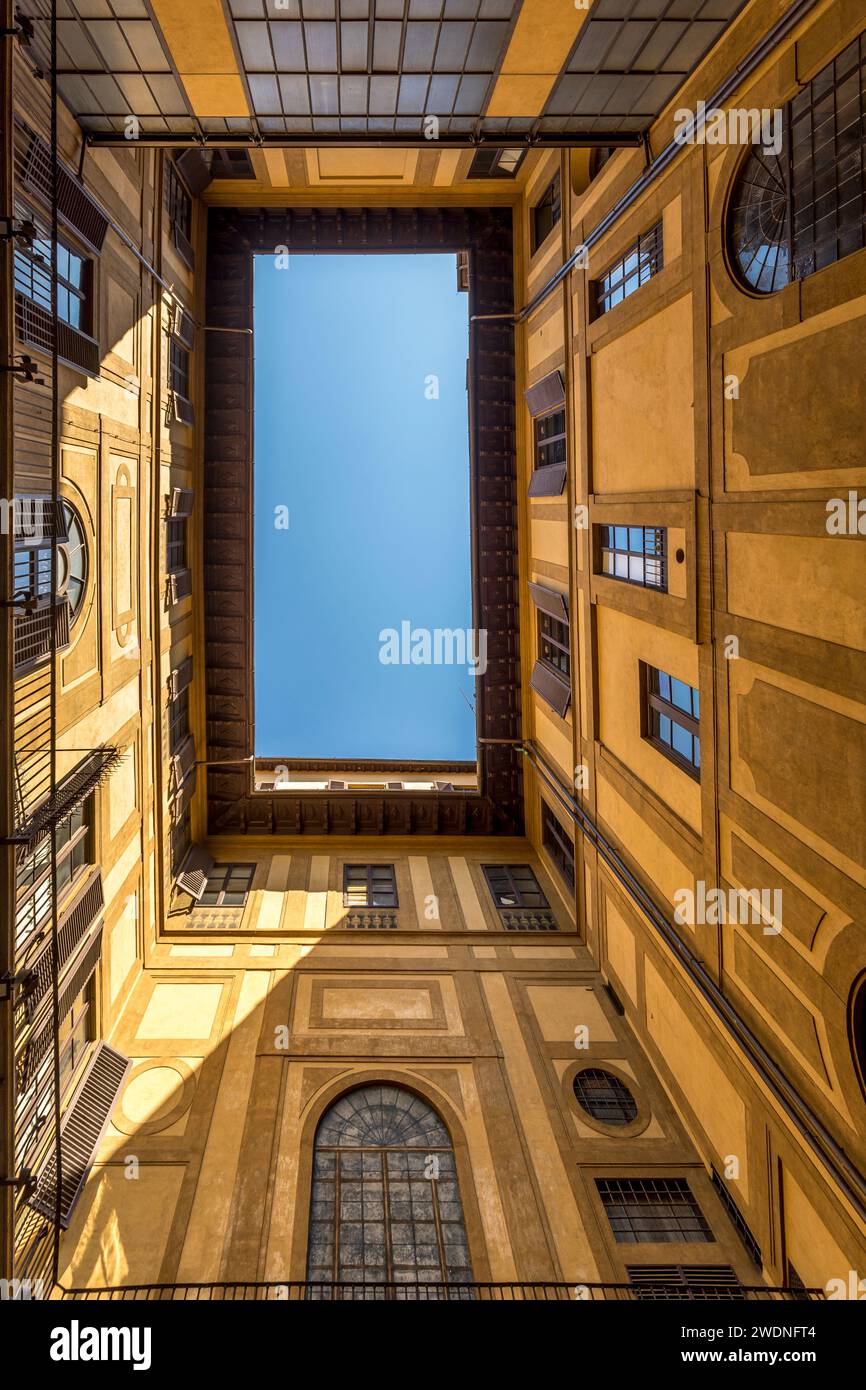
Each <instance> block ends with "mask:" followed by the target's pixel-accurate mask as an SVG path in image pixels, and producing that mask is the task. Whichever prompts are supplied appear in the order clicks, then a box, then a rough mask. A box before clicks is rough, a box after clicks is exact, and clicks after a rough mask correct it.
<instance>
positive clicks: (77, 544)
mask: <svg viewBox="0 0 866 1390" xmlns="http://www.w3.org/2000/svg"><path fill="white" fill-rule="evenodd" d="M61 506H62V507H63V519H64V521H65V523H66V540H65V541H63V542H61V544H60V545H58V547H57V592H58V593H60V594H65V595H66V597H67V599H68V600H69V617H70V620H71V621H73V622H74V621H75V618H76V617H77V616H78V614H79V612H80V611H81V605H82V603H83V602H84V594H85V590H86V588H87V541H86V539H85V535H84V526H83V524H82V521H81V518H80V516H79V515H78V513H77V511H76V510H75V508H74V507H73V506H72V504H71V503H70V502H67V501H66V500H65V498H64V500H63V501H62V503H61Z"/></svg>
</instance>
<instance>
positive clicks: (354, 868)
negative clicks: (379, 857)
mask: <svg viewBox="0 0 866 1390" xmlns="http://www.w3.org/2000/svg"><path fill="white" fill-rule="evenodd" d="M361 870H363V871H364V874H363V877H362V875H361V873H360V871H361ZM376 870H378V871H379V873H380V875H381V874H382V871H383V870H387V872H388V878H389V882H390V884H391V887H389V888H384V889H383V888H381V887H377V885H376V882H375V874H376ZM353 874H354V875H355V881H354V882H352V881H351V880H352V875H353ZM361 888H363V889H364V901H363V902H359V901H358V900H357V899H355V898H353V897H352V892H353V890H354V891H359V890H360V889H361ZM377 897H379V898H387V899H389V900H388V901H385V902H382V901H380V902H377V901H376V898H377ZM391 898H393V902H391V901H390V899H391ZM399 906H400V901H399V894H398V892H397V870H396V867H395V865H394V864H393V863H390V864H389V863H370V864H356V863H354V862H352V863H345V864H344V865H343V907H345V908H361V909H363V908H369V909H381V908H392V909H395V908H398V907H399Z"/></svg>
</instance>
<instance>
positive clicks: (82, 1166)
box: [30, 1043, 129, 1230]
mask: <svg viewBox="0 0 866 1390" xmlns="http://www.w3.org/2000/svg"><path fill="white" fill-rule="evenodd" d="M128 1067H129V1061H128V1060H127V1058H126V1057H122V1056H121V1054H120V1053H119V1052H115V1051H114V1048H113V1047H109V1046H108V1044H107V1043H102V1044H101V1045H100V1047H99V1049H98V1051H97V1053H96V1055H95V1057H94V1058H93V1061H92V1062H91V1064H90V1067H89V1069H88V1071H87V1075H86V1076H85V1078H84V1080H83V1082H82V1084H81V1088H80V1090H79V1091H78V1094H77V1096H76V1098H75V1100H74V1101H73V1103H72V1105H71V1106H70V1107H69V1110H68V1111H67V1113H66V1116H65V1119H64V1121H63V1124H62V1126H61V1163H62V1178H61V1182H60V1224H61V1226H62V1227H63V1229H64V1230H65V1229H66V1227H67V1226H68V1225H69V1218H70V1216H71V1214H72V1209H73V1207H74V1206H75V1203H76V1201H77V1200H78V1197H79V1194H80V1192H81V1189H82V1188H83V1186H84V1184H85V1182H86V1180H87V1175H88V1173H89V1172H90V1169H91V1166H92V1164H93V1157H94V1154H95V1152H96V1146H97V1144H98V1143H99V1141H100V1139H101V1138H102V1134H103V1131H104V1129H105V1126H106V1125H107V1124H108V1120H109V1117H110V1115H111V1112H112V1110H113V1109H114V1103H115V1101H116V1100H117V1096H118V1093H119V1091H120V1088H121V1086H122V1085H123V1079H124V1077H125V1076H126V1072H127V1069H128ZM56 1204H57V1164H56V1155H55V1154H53V1153H52V1155H51V1158H50V1160H49V1162H48V1164H47V1165H46V1167H45V1169H44V1171H43V1173H42V1175H41V1177H40V1179H39V1183H38V1186H37V1188H36V1192H35V1193H34V1195H33V1197H32V1198H31V1199H30V1205H31V1206H32V1207H33V1208H34V1210H35V1211H38V1212H40V1213H41V1214H42V1215H43V1216H47V1217H48V1218H49V1220H52V1221H53V1220H54V1217H55V1211H56Z"/></svg>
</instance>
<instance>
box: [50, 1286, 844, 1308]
mask: <svg viewBox="0 0 866 1390" xmlns="http://www.w3.org/2000/svg"><path fill="white" fill-rule="evenodd" d="M56 1296H57V1297H60V1298H63V1299H68V1300H72V1299H74V1300H78V1301H81V1302H95V1301H103V1300H111V1299H116V1300H121V1301H132V1300H143V1301H145V1302H162V1301H167V1302H172V1301H177V1302H181V1303H199V1302H205V1303H207V1302H212V1301H223V1302H228V1303H246V1302H281V1303H322V1302H335V1303H341V1302H342V1303H354V1302H395V1303H443V1302H444V1303H472V1302H478V1303H585V1302H590V1303H597V1302H604V1301H607V1300H617V1299H622V1300H633V1301H640V1302H643V1301H645V1300H647V1299H654V1298H662V1299H664V1300H665V1301H672V1300H673V1299H674V1298H676V1299H679V1300H680V1301H683V1302H701V1301H704V1300H706V1299H714V1298H716V1297H718V1294H716V1293H713V1292H711V1291H710V1290H709V1289H706V1290H698V1289H686V1288H683V1289H679V1290H677V1292H676V1294H675V1295H673V1294H672V1291H671V1288H670V1286H669V1285H663V1284H659V1286H658V1289H657V1291H655V1292H654V1290H653V1286H652V1285H647V1284H644V1285H642V1286H637V1285H635V1284H564V1283H549V1282H545V1283H509V1284H492V1283H471V1284H446V1283H436V1282H430V1283H411V1284H410V1283H404V1284H397V1283H366V1284H361V1283H331V1282H327V1283H326V1282H317V1281H302V1282H295V1283H286V1284H278V1283H257V1282H254V1281H249V1282H247V1283H214V1284H129V1285H122V1286H121V1285H115V1286H114V1287H111V1288H93V1289H75V1288H72V1289H61V1288H58V1289H57V1290H56ZM824 1296H825V1295H824V1292H823V1290H822V1289H804V1288H771V1287H770V1286H769V1285H766V1284H761V1285H757V1286H753V1287H750V1286H742V1285H741V1286H739V1287H737V1288H730V1289H725V1291H724V1297H725V1298H726V1299H735V1300H758V1301H770V1300H773V1299H792V1300H793V1299H795V1300H807V1301H808V1300H812V1299H814V1300H822V1299H823V1298H824Z"/></svg>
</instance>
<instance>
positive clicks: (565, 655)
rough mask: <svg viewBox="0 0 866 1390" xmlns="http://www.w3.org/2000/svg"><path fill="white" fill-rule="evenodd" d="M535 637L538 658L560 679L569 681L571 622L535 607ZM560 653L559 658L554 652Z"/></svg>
mask: <svg viewBox="0 0 866 1390" xmlns="http://www.w3.org/2000/svg"><path fill="white" fill-rule="evenodd" d="M536 614H537V621H536V638H537V642H538V660H539V661H540V662H542V664H543V665H545V666H547V667H549V668H550V670H551V671H554V672H555V673H556V674H557V675H558V676H559V677H560V679H561V680H564V681H569V682H570V681H571V624H570V623H567V622H565V621H564V620H563V619H561V618H554V616H553V614H552V613H545V611H544V609H542V608H538V609H536ZM556 652H558V653H560V656H559V660H558V661H557V660H556V659H554V655H553V654H554V653H556Z"/></svg>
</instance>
